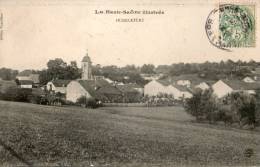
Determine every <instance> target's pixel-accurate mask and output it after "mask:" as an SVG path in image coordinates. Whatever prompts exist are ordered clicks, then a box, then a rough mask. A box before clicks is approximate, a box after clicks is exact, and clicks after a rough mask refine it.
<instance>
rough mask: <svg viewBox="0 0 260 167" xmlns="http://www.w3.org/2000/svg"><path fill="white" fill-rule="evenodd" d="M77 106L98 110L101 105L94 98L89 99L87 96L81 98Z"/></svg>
mask: <svg viewBox="0 0 260 167" xmlns="http://www.w3.org/2000/svg"><path fill="white" fill-rule="evenodd" d="M76 103H77V104H80V105H81V106H83V107H90V108H98V107H100V106H101V104H99V103H98V101H97V100H96V99H94V98H87V97H86V96H81V97H80V98H78V99H77V102H76Z"/></svg>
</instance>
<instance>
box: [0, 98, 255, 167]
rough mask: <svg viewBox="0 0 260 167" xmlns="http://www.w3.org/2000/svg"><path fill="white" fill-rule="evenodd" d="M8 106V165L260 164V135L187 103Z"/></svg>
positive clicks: (2, 125)
mask: <svg viewBox="0 0 260 167" xmlns="http://www.w3.org/2000/svg"><path fill="white" fill-rule="evenodd" d="M0 108H1V109H0V137H1V138H0V166H10V165H11V166H12V165H27V166H40V165H43V166H47V165H56V166H120V167H121V166H147V167H148V166H152V165H153V166H180V165H185V166H199V165H207V166H216V165H217V166H219V165H233V166H237V165H260V146H259V143H260V132H258V131H247V130H239V129H232V128H227V127H225V126H215V125H207V124H199V123H196V122H194V119H193V118H192V117H191V116H189V115H187V114H186V113H185V112H184V110H183V108H182V107H160V108H159V107H155V108H146V107H139V108H136V107H128V108H127V107H113V108H112V107H110V108H109V107H104V108H99V109H85V108H80V107H53V106H41V105H34V104H27V103H16V102H4V101H0ZM247 149H252V150H253V153H252V154H250V155H251V156H250V157H248V156H246V155H245V150H247Z"/></svg>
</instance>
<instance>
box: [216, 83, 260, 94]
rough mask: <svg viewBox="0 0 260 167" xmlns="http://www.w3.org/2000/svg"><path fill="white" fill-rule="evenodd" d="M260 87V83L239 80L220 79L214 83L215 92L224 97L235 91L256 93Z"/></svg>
mask: <svg viewBox="0 0 260 167" xmlns="http://www.w3.org/2000/svg"><path fill="white" fill-rule="evenodd" d="M259 88H260V84H259V83H245V82H242V81H239V80H219V81H217V82H216V83H215V84H213V85H212V89H213V93H214V94H215V95H216V96H217V97H218V98H223V97H225V96H227V95H229V94H231V93H233V92H246V93H248V94H255V93H256V92H255V90H257V89H259Z"/></svg>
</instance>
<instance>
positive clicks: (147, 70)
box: [141, 64, 155, 74]
mask: <svg viewBox="0 0 260 167" xmlns="http://www.w3.org/2000/svg"><path fill="white" fill-rule="evenodd" d="M154 70H155V67H154V65H153V64H144V65H143V66H142V67H141V73H144V74H153V73H155V72H154Z"/></svg>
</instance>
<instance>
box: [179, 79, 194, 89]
mask: <svg viewBox="0 0 260 167" xmlns="http://www.w3.org/2000/svg"><path fill="white" fill-rule="evenodd" d="M177 85H181V86H187V87H190V86H191V81H190V80H183V79H181V80H178V81H177Z"/></svg>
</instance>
